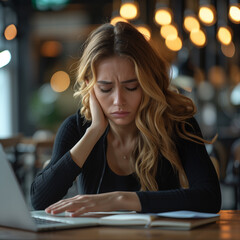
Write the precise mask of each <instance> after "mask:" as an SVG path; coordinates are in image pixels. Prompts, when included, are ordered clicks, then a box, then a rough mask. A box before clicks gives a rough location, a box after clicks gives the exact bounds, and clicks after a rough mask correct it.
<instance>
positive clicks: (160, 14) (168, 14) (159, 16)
mask: <svg viewBox="0 0 240 240" xmlns="http://www.w3.org/2000/svg"><path fill="white" fill-rule="evenodd" d="M172 16H173V15H172V11H171V10H170V8H168V7H160V8H157V9H156V11H155V16H154V19H155V22H156V23H157V24H159V25H168V24H170V23H171V22H172V19H173V17H172Z"/></svg>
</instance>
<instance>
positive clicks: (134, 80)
mask: <svg viewBox="0 0 240 240" xmlns="http://www.w3.org/2000/svg"><path fill="white" fill-rule="evenodd" d="M137 81H138V80H137V78H133V79H129V80H126V81H122V82H121V84H126V83H132V82H137ZM97 83H100V84H106V85H110V84H113V83H112V82H109V81H105V80H98V81H97Z"/></svg>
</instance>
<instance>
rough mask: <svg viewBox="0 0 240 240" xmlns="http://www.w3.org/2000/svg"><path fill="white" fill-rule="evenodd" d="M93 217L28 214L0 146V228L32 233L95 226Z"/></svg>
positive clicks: (36, 212)
mask: <svg viewBox="0 0 240 240" xmlns="http://www.w3.org/2000/svg"><path fill="white" fill-rule="evenodd" d="M96 225H97V221H96V218H94V217H80V218H72V217H67V216H66V215H65V213H64V214H60V215H58V216H51V215H49V214H47V213H45V211H32V212H30V211H29V209H28V206H27V204H26V202H25V198H24V196H23V194H22V191H21V187H20V185H19V183H18V181H17V178H16V176H15V174H14V172H13V170H12V167H11V164H10V163H9V161H8V160H7V157H6V154H5V153H4V150H3V148H2V146H1V144H0V226H5V227H12V228H18V229H24V230H29V231H34V232H39V231H49V230H57V229H68V228H78V227H87V226H96Z"/></svg>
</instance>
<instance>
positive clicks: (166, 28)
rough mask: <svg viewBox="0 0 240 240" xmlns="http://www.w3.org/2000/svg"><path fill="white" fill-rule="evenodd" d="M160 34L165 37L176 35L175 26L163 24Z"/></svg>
mask: <svg viewBox="0 0 240 240" xmlns="http://www.w3.org/2000/svg"><path fill="white" fill-rule="evenodd" d="M160 34H161V36H162V37H163V38H165V39H166V38H167V37H168V36H176V37H177V36H178V30H177V27H176V26H175V25H173V24H169V25H163V26H162V27H161V29H160Z"/></svg>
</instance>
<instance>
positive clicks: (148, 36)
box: [136, 25, 151, 41]
mask: <svg viewBox="0 0 240 240" xmlns="http://www.w3.org/2000/svg"><path fill="white" fill-rule="evenodd" d="M136 28H137V30H138V31H139V32H140V33H141V34H142V35H143V36H144V37H145V39H146V40H147V41H149V40H150V39H151V30H150V28H149V27H148V26H145V25H139V26H136Z"/></svg>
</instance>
